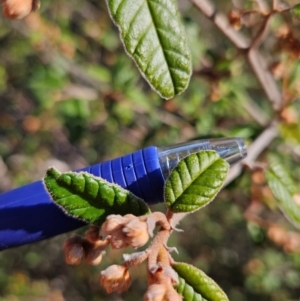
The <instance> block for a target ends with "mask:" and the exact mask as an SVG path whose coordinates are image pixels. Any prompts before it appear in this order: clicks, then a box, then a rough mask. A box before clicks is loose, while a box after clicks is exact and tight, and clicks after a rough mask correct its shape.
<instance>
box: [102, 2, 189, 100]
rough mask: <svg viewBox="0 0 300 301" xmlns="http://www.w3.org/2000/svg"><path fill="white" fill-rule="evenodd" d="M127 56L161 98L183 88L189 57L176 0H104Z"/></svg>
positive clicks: (169, 96) (184, 86)
mask: <svg viewBox="0 0 300 301" xmlns="http://www.w3.org/2000/svg"><path fill="white" fill-rule="evenodd" d="M107 5H108V8H109V10H110V14H111V16H112V19H113V20H114V21H115V23H116V24H117V26H118V27H119V30H120V34H121V39H122V41H123V43H124V46H125V49H126V51H127V53H128V54H129V56H131V57H132V58H133V60H134V61H135V63H136V64H137V66H138V68H139V69H140V71H141V73H142V75H143V76H144V77H145V78H146V80H147V81H148V82H149V83H150V85H151V86H152V87H153V89H155V90H156V91H157V92H158V93H159V94H160V95H161V96H162V97H163V98H171V97H173V96H174V95H176V94H179V93H181V92H183V91H184V90H185V88H186V87H187V85H188V82H189V79H190V76H191V58H190V52H189V50H188V46H187V42H186V37H185V32H184V28H183V26H182V24H181V21H180V16H179V12H178V7H177V2H176V0H107Z"/></svg>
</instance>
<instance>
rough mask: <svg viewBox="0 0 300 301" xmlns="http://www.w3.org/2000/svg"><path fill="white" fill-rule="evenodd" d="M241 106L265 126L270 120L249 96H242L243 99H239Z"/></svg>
mask: <svg viewBox="0 0 300 301" xmlns="http://www.w3.org/2000/svg"><path fill="white" fill-rule="evenodd" d="M241 104H242V106H243V107H244V109H245V110H246V111H247V112H248V114H249V115H250V116H251V117H252V118H253V119H254V120H255V121H256V122H257V123H258V124H259V125H260V126H263V127H265V126H267V125H268V124H269V123H270V121H269V117H268V116H267V114H265V113H264V112H263V111H262V110H261V108H260V107H259V106H258V105H257V104H256V102H255V101H254V100H253V99H252V98H251V97H250V96H249V95H246V96H244V99H243V100H242V101H241Z"/></svg>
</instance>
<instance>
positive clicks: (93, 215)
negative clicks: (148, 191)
mask: <svg viewBox="0 0 300 301" xmlns="http://www.w3.org/2000/svg"><path fill="white" fill-rule="evenodd" d="M44 185H45V187H46V190H47V191H48V193H49V194H50V195H51V198H52V200H53V201H54V202H55V203H56V204H57V205H58V206H59V207H61V208H62V209H63V210H64V212H65V213H67V214H69V215H71V216H73V217H75V218H78V219H80V220H83V221H85V222H87V223H90V224H96V225H101V224H102V223H103V222H104V221H105V219H106V217H107V216H108V215H110V214H120V215H125V214H129V213H131V214H134V215H137V216H139V215H143V214H146V213H148V212H149V208H148V207H147V205H146V203H145V202H144V201H143V200H141V199H140V198H138V197H136V196H135V195H134V194H132V193H131V192H129V191H128V190H126V189H123V188H122V187H120V186H119V185H116V184H112V183H109V182H107V181H106V180H104V179H102V178H99V177H95V176H93V175H91V174H89V173H86V172H79V173H76V172H66V173H60V172H59V171H57V170H56V169H55V168H50V169H48V171H47V173H46V175H45V177H44Z"/></svg>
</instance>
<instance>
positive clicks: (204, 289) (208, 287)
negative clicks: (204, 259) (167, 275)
mask: <svg viewBox="0 0 300 301" xmlns="http://www.w3.org/2000/svg"><path fill="white" fill-rule="evenodd" d="M172 267H173V269H174V270H175V271H176V272H177V274H178V276H179V284H178V285H177V286H176V290H177V292H178V293H180V294H182V296H183V298H184V300H185V301H228V298H227V296H226V294H225V293H224V292H223V290H222V289H221V288H220V287H219V286H218V285H217V284H216V282H215V281H213V280H212V279H211V278H210V277H208V276H207V275H206V274H205V273H204V272H202V271H201V270H199V269H197V268H195V267H194V266H192V265H190V264H187V263H182V262H176V263H175V264H174V265H173V266H172Z"/></svg>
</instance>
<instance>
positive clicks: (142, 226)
mask: <svg viewBox="0 0 300 301" xmlns="http://www.w3.org/2000/svg"><path fill="white" fill-rule="evenodd" d="M122 232H123V233H124V234H125V235H126V241H127V244H128V245H130V246H132V247H134V248H139V247H141V246H143V245H145V244H146V243H147V242H148V240H149V233H148V226H147V222H146V221H141V220H140V219H139V218H138V217H136V218H134V219H132V220H131V221H129V222H128V223H127V224H126V225H124V227H123V230H122Z"/></svg>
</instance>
